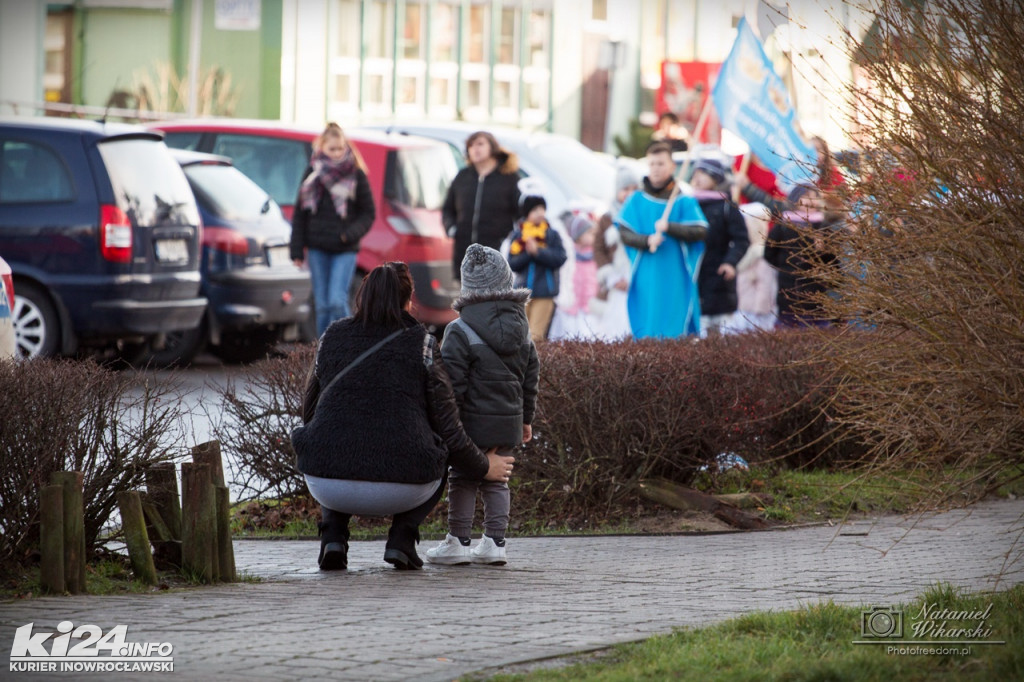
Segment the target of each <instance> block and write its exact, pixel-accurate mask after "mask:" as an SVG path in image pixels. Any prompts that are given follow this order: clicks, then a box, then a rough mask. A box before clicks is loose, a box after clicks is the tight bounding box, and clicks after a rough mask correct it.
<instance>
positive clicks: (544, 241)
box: [508, 195, 568, 343]
mask: <svg viewBox="0 0 1024 682" xmlns="http://www.w3.org/2000/svg"><path fill="white" fill-rule="evenodd" d="M546 211H547V202H546V201H544V197H540V196H536V195H526V196H524V197H523V198H522V199H520V209H519V222H517V223H516V228H515V230H514V231H513V232H512V243H511V245H510V246H509V252H508V263H509V265H510V266H511V267H512V270H513V272H515V273H516V286H517V287H523V288H526V289H529V290H530V302H529V303H527V304H526V317H527V319H528V320H529V321H530V336H531V337H533V340H534V342H535V343H536V342H537V341H542V340H543V339H545V338H547V335H548V327H550V326H551V318H552V317H553V316H554V314H555V298H556V297H557V296H558V286H559V284H558V269H559V268H561V267H562V265H564V264H565V260H566V258H568V255H567V254H566V252H565V247H564V246H563V245H562V238H561V237H560V236H559V235H558V232H556V231H555V230H554V229H552V227H551V226H550V225H548V221H547V219H546V217H545V213H546Z"/></svg>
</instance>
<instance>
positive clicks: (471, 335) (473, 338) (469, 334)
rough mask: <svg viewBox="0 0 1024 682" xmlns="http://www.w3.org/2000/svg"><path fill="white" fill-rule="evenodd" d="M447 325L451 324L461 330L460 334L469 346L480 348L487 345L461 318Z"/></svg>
mask: <svg viewBox="0 0 1024 682" xmlns="http://www.w3.org/2000/svg"><path fill="white" fill-rule="evenodd" d="M448 324H453V325H455V326H457V327H458V328H459V329H461V330H462V333H463V334H465V335H466V338H467V339H469V343H470V344H471V345H474V346H481V345H483V346H486V345H487V342H486V341H484V340H483V339H481V338H480V335H479V334H477V333H476V331H474V330H473V328H472V327H470V326H469V325H468V324H466V322H465V320H463V319H462V318H461V317H456V318H455V319H454V320H452V321H451V322H449V323H448ZM488 347H489V346H488Z"/></svg>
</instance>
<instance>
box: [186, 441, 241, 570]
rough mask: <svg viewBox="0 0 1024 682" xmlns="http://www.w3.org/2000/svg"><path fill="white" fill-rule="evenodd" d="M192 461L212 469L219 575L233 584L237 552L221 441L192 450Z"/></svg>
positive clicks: (200, 445) (202, 444)
mask: <svg viewBox="0 0 1024 682" xmlns="http://www.w3.org/2000/svg"><path fill="white" fill-rule="evenodd" d="M192 461H194V462H195V463H196V464H205V465H207V466H208V467H209V468H210V480H211V482H212V483H213V486H214V489H215V496H216V513H217V517H216V537H217V547H216V554H217V556H216V563H217V573H218V577H219V579H220V580H222V581H224V582H231V581H233V580H234V579H235V554H234V552H235V550H234V547H233V546H232V544H231V498H230V494H229V491H228V488H227V485H226V483H225V482H224V460H223V458H222V457H221V452H220V441H219V440H211V441H208V442H206V443H200V444H199V445H197V446H195V447H194V448H192Z"/></svg>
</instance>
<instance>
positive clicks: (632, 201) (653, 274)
mask: <svg viewBox="0 0 1024 682" xmlns="http://www.w3.org/2000/svg"><path fill="white" fill-rule="evenodd" d="M665 204H666V201H665V200H664V199H656V198H654V197H652V196H650V195H649V194H647V193H645V192H635V193H634V194H633V195H632V196H631V197H629V199H627V200H626V203H625V205H624V206H623V207H622V212H621V213H620V214H619V218H618V222H620V223H622V224H623V225H625V226H626V227H628V228H629V229H631V230H633V231H634V232H636V233H637V234H642V235H649V234H654V223H655V222H657V221H658V220H659V219H660V218H661V216H662V214H663V213H664V212H665ZM668 221H669V222H670V223H682V224H690V225H693V224H696V225H704V226H707V224H708V223H707V220H706V219H705V218H704V213H703V212H702V211H701V210H700V204H698V203H697V200H696V199H694V198H693V197H688V196H677V197H676V199H675V202H674V203H673V204H672V210H671V212H670V213H669V216H668ZM626 253H627V254H628V255H629V259H630V260H631V261H632V263H633V279H632V280H631V282H630V284H629V298H628V304H627V308H628V310H629V323H630V325H631V327H632V329H633V336H634V338H637V339H643V338H660V339H672V338H677V337H679V336H684V335H689V334H699V333H700V296H699V294H698V292H697V274H698V273H699V272H700V260H701V257H702V256H703V255H704V242H691V243H687V242H681V241H679V240H677V239H675V238H674V237H671V236H669V235H668V234H666V235H665V240H664V241H663V242H662V243H661V245H660V246H659V247H658V249H657V251H655V252H654V253H651V252H650V250H648V249H645V250H643V251H638V250H637V249H634V248H630V247H628V246H627V247H626Z"/></svg>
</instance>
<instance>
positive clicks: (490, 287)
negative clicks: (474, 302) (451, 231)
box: [461, 244, 512, 296]
mask: <svg viewBox="0 0 1024 682" xmlns="http://www.w3.org/2000/svg"><path fill="white" fill-rule="evenodd" d="M461 272H462V295H463V296H465V295H467V294H483V293H501V292H505V291H510V290H511V289H512V268H510V267H509V266H508V261H507V260H505V258H504V256H502V255H501V254H500V253H498V252H497V251H495V250H494V249H492V248H491V247H489V246H484V245H482V244H470V246H469V248H468V249H466V256H465V258H463V259H462V268H461Z"/></svg>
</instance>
